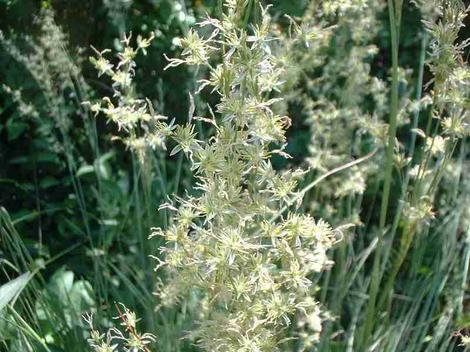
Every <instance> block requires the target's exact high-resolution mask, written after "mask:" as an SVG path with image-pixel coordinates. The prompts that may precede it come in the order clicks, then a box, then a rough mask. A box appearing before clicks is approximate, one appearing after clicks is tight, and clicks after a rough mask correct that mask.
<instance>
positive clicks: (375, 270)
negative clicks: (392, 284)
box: [361, 0, 401, 350]
mask: <svg viewBox="0 0 470 352" xmlns="http://www.w3.org/2000/svg"><path fill="white" fill-rule="evenodd" d="M395 5H397V4H396V3H395ZM399 6H400V7H401V3H400V4H399ZM396 10H397V9H396V8H395V6H394V2H393V0H388V13H389V18H390V34H391V42H392V43H391V44H392V87H391V106H390V120H389V129H388V145H387V151H386V162H385V179H384V188H383V193H382V204H381V207H380V220H379V230H378V243H377V252H376V253H375V256H374V262H373V267H372V277H371V284H370V289H369V304H368V305H367V312H366V320H365V322H364V328H363V331H362V338H361V343H362V349H361V350H365V347H366V346H367V342H368V339H369V335H370V334H371V332H372V328H373V322H374V321H375V319H374V315H375V314H376V306H375V303H376V299H377V293H378V289H379V285H380V281H381V275H380V266H381V262H380V254H381V250H382V245H383V238H384V232H385V222H386V219H387V210H388V203H389V196H390V186H391V183H392V171H393V150H394V146H395V135H396V130H397V115H398V27H399V23H397V11H396ZM399 13H401V9H400V10H399ZM400 17H401V16H400Z"/></svg>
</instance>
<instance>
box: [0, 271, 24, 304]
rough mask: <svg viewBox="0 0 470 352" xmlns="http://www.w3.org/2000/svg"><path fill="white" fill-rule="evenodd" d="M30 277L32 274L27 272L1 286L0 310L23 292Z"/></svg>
mask: <svg viewBox="0 0 470 352" xmlns="http://www.w3.org/2000/svg"><path fill="white" fill-rule="evenodd" d="M30 278H31V274H30V273H29V272H27V273H24V274H22V275H20V276H18V277H17V278H16V279H13V280H11V281H9V282H7V283H6V284H4V285H2V286H0V312H1V311H2V310H3V308H5V307H6V306H7V305H8V304H9V303H10V302H11V301H12V300H13V299H14V298H15V297H16V296H18V295H19V294H20V293H21V291H22V290H23V289H24V288H25V287H26V284H27V283H28V281H29V279H30Z"/></svg>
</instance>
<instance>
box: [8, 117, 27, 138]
mask: <svg viewBox="0 0 470 352" xmlns="http://www.w3.org/2000/svg"><path fill="white" fill-rule="evenodd" d="M27 129H28V124H27V123H24V122H18V121H14V120H9V121H8V122H7V134H8V140H9V141H13V140H15V139H17V138H18V137H20V136H21V135H22V134H23V133H24V131H26V130H27Z"/></svg>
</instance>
